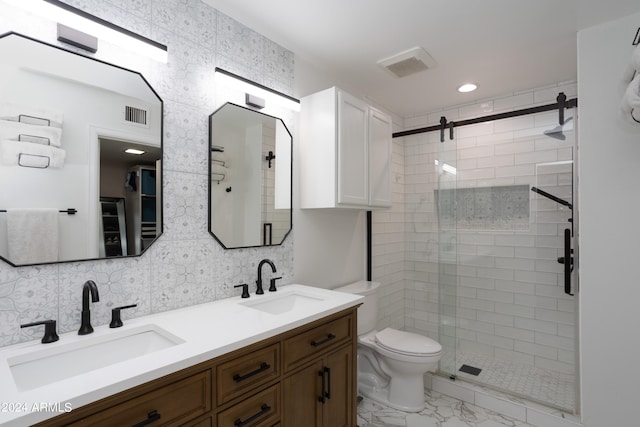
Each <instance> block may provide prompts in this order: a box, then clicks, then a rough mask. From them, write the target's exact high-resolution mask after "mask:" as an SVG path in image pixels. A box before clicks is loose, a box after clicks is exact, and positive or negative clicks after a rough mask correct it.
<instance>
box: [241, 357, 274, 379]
mask: <svg viewBox="0 0 640 427" xmlns="http://www.w3.org/2000/svg"><path fill="white" fill-rule="evenodd" d="M270 367H271V365H269V364H268V363H267V362H262V363H261V364H260V367H259V368H258V369H256V370H254V371H251V372H249V373H248V374H244V375H240V374H235V375H234V376H233V380H234V381H235V382H238V383H239V382H240V381H244V380H246V379H247V378H251V377H252V376H254V375H257V374H259V373H260V372H264V371H266V370H267V369H269V368H270Z"/></svg>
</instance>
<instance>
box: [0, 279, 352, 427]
mask: <svg viewBox="0 0 640 427" xmlns="http://www.w3.org/2000/svg"><path fill="white" fill-rule="evenodd" d="M361 300H362V297H359V296H357V295H351V294H346V293H341V292H335V291H330V290H325V289H320V288H314V287H308V286H303V285H296V284H294V285H288V286H284V287H282V288H281V289H279V290H278V292H267V293H265V294H264V295H254V294H252V295H251V298H248V299H245V298H241V297H233V298H228V299H223V300H218V301H214V302H210V303H206V304H201V305H197V306H191V307H187V308H183V309H178V310H174V311H169V312H165V313H159V314H154V315H150V316H145V317H139V318H135V319H131V320H126V319H125V320H124V326H122V327H120V328H117V329H110V328H109V327H108V326H107V325H103V326H98V327H96V328H95V331H94V333H92V334H90V335H78V334H76V333H75V332H73V333H67V334H63V335H61V336H60V339H59V341H57V342H54V343H50V344H41V343H40V341H31V342H27V343H22V344H17V345H13V346H10V347H5V348H4V349H2V350H1V351H0V383H1V384H2V387H1V388H0V402H3V405H5V406H3V407H2V408H1V409H2V410H1V411H0V425H1V426H25V425H39V426H63V425H72V426H102V425H104V426H114V425H118V426H129V425H131V426H145V425H163V426H164V425H171V426H217V427H226V426H229V427H238V426H265V427H272V426H282V427H284V426H302V425H304V426H331V427H339V426H353V425H356V423H355V417H356V413H355V393H356V391H355V388H356V380H355V375H356V357H355V355H356V338H357V329H356V323H357V322H356V312H357V307H358V305H359V304H360V303H361Z"/></svg>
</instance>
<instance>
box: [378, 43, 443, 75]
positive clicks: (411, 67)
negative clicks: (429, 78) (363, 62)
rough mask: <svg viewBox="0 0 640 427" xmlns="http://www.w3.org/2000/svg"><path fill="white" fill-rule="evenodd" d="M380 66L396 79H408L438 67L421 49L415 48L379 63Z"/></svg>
mask: <svg viewBox="0 0 640 427" xmlns="http://www.w3.org/2000/svg"><path fill="white" fill-rule="evenodd" d="M378 65H380V66H381V67H382V68H384V69H385V70H386V71H387V72H389V73H391V75H393V76H394V77H398V78H401V77H407V76H410V75H411V74H415V73H419V72H420V71H424V70H428V69H429V68H433V67H435V66H436V61H435V60H434V59H433V58H432V57H431V55H429V53H427V51H426V50H424V49H423V48H421V47H414V48H411V49H409V50H405V51H404V52H400V53H398V54H396V55H393V56H390V57H389V58H386V59H381V60H380V61H378Z"/></svg>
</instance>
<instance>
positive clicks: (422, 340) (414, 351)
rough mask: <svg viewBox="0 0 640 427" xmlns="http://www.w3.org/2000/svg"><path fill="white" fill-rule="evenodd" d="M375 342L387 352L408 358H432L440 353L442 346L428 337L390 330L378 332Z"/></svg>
mask: <svg viewBox="0 0 640 427" xmlns="http://www.w3.org/2000/svg"><path fill="white" fill-rule="evenodd" d="M375 341H376V343H377V344H378V345H379V346H380V347H382V348H384V349H386V350H388V351H391V352H394V353H399V354H405V355H408V356H433V355H434V354H440V352H441V351H442V346H441V345H440V344H439V343H438V342H436V341H434V340H432V339H431V338H429V337H425V336H424V335H418V334H414V333H412V332H404V331H399V330H397V329H392V328H386V329H383V330H382V331H380V332H378V333H377V334H376V335H375Z"/></svg>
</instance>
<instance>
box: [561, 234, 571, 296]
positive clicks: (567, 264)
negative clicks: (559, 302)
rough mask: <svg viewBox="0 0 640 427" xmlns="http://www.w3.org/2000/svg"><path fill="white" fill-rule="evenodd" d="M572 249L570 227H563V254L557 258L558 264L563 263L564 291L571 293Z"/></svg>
mask: <svg viewBox="0 0 640 427" xmlns="http://www.w3.org/2000/svg"><path fill="white" fill-rule="evenodd" d="M572 254H573V249H571V229H570V228H565V229H564V256H563V257H562V258H558V262H559V263H560V264H564V293H565V294H568V295H573V293H571V271H572V270H573V255H572Z"/></svg>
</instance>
